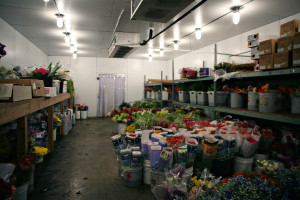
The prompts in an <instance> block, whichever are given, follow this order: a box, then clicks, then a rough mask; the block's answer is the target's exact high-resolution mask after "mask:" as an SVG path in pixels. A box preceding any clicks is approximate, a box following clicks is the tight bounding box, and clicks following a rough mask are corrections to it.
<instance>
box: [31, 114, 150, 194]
mask: <svg viewBox="0 0 300 200" xmlns="http://www.w3.org/2000/svg"><path fill="white" fill-rule="evenodd" d="M116 130H117V124H116V123H114V122H112V121H111V119H100V118H93V119H87V120H77V121H76V125H75V126H74V127H73V129H72V131H71V132H70V133H69V134H68V135H67V136H61V137H58V139H57V141H56V142H55V151H54V152H53V154H52V155H48V156H46V157H45V158H44V162H43V163H41V164H37V165H36V170H35V188H34V191H33V192H32V193H31V194H30V195H29V197H28V199H29V200H65V199H67V200H68V199H70V200H102V199H103V200H104V199H105V200H109V199H116V200H122V199H124V200H125V199H126V200H130V199H136V200H139V199H143V200H154V199H155V198H154V196H153V195H152V193H151V191H150V186H148V185H145V184H142V185H141V186H139V187H137V188H128V187H126V186H125V185H124V184H123V182H122V179H121V178H119V176H118V165H117V160H116V154H115V153H114V149H113V146H112V142H111V139H110V137H111V136H113V135H114V134H115V132H116ZM78 191H80V194H76V193H79V192H78Z"/></svg>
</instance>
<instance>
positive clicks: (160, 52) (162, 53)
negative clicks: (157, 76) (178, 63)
mask: <svg viewBox="0 0 300 200" xmlns="http://www.w3.org/2000/svg"><path fill="white" fill-rule="evenodd" d="M164 54H165V52H164V50H163V49H160V50H159V55H160V56H161V57H162V56H164Z"/></svg>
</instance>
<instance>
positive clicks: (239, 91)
mask: <svg viewBox="0 0 300 200" xmlns="http://www.w3.org/2000/svg"><path fill="white" fill-rule="evenodd" d="M235 92H236V93H238V94H247V91H246V90H245V88H243V89H240V88H239V86H236V87H235Z"/></svg>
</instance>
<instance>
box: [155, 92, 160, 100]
mask: <svg viewBox="0 0 300 200" xmlns="http://www.w3.org/2000/svg"><path fill="white" fill-rule="evenodd" d="M155 99H156V100H161V93H160V92H155Z"/></svg>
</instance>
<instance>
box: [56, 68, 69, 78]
mask: <svg viewBox="0 0 300 200" xmlns="http://www.w3.org/2000/svg"><path fill="white" fill-rule="evenodd" d="M54 78H55V79H57V80H70V79H71V73H70V70H68V69H66V68H64V67H60V68H59V69H57V70H56V72H55V74H54Z"/></svg>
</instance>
